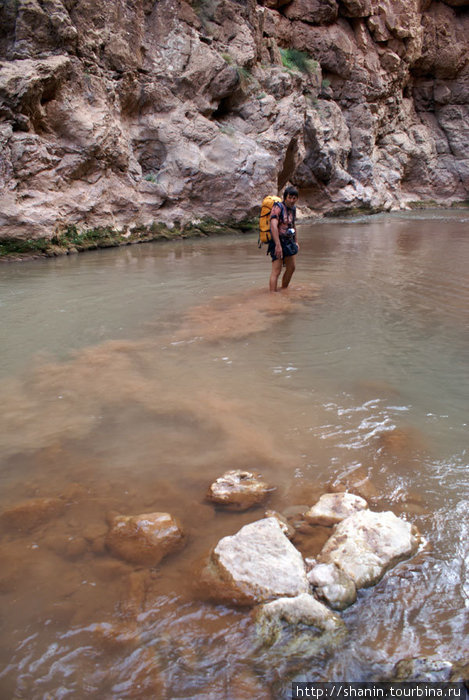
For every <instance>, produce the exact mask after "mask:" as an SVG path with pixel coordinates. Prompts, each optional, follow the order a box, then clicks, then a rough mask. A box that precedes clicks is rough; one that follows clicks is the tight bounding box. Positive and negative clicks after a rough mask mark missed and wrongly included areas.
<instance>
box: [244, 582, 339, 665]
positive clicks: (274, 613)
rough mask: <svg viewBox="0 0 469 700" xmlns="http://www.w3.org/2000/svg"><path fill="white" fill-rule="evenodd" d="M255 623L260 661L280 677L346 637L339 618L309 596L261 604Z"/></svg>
mask: <svg viewBox="0 0 469 700" xmlns="http://www.w3.org/2000/svg"><path fill="white" fill-rule="evenodd" d="M255 622H256V629H257V635H258V638H259V650H258V655H259V660H260V662H261V663H263V664H269V665H270V666H271V667H273V668H275V669H276V671H277V673H280V674H282V673H284V672H285V671H286V669H288V670H289V671H291V670H292V669H293V668H295V666H301V665H302V664H304V662H305V661H307V660H308V659H311V658H313V657H315V656H319V655H321V654H325V653H328V652H330V651H331V650H332V649H333V648H334V647H336V646H338V645H339V644H341V643H343V642H344V640H345V638H346V636H347V628H346V626H345V624H344V622H343V621H342V619H341V618H340V617H339V615H337V614H336V613H333V612H332V611H331V610H330V609H329V608H327V607H326V606H325V605H323V604H322V603H320V602H319V601H318V600H316V599H315V598H313V596H312V595H309V594H308V593H303V594H301V595H298V596H295V597H292V598H277V600H273V601H271V602H269V603H265V604H264V605H261V606H260V607H259V609H258V610H256V612H255Z"/></svg>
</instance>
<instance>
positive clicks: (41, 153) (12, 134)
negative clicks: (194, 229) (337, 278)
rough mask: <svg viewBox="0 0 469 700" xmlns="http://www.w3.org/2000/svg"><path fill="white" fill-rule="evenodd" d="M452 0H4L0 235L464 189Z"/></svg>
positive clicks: (464, 27) (467, 85)
mask: <svg viewBox="0 0 469 700" xmlns="http://www.w3.org/2000/svg"><path fill="white" fill-rule="evenodd" d="M468 5H469V2H467V1H466V0H445V2H444V3H443V2H438V1H437V0H291V1H290V2H288V0H287V1H285V0H264V2H263V3H261V2H259V1H257V2H256V0H244V1H241V0H132V1H130V0H108V2H104V3H98V2H96V0H3V2H0V26H1V27H2V35H1V37H0V55H1V56H2V57H3V60H2V62H1V65H0V67H1V71H0V118H1V120H2V121H1V123H0V154H1V160H0V186H1V207H0V222H1V234H0V235H1V236H3V237H38V236H51V235H53V233H54V231H57V229H60V227H61V226H62V227H63V226H66V225H67V224H70V223H76V224H78V225H82V226H97V225H114V226H115V227H118V228H120V227H126V226H132V225H136V224H149V223H150V222H152V221H161V222H164V223H166V224H167V225H169V226H173V225H175V226H179V225H181V224H182V223H184V222H187V221H189V220H191V219H195V218H197V217H213V218H215V219H218V220H221V221H226V220H228V219H235V220H240V219H243V218H245V217H247V216H250V215H253V214H254V213H257V211H258V205H259V202H260V200H261V199H262V198H263V196H264V195H265V194H266V193H269V192H276V191H277V190H278V189H281V188H282V187H283V186H284V185H285V184H286V183H287V182H292V183H294V184H296V185H298V186H299V187H300V189H301V204H302V207H303V211H306V212H308V211H315V212H327V211H334V210H337V209H341V208H344V207H355V206H363V207H369V208H384V209H389V208H393V207H399V206H401V205H402V204H403V203H405V202H406V201H409V200H416V199H418V200H422V199H426V198H427V199H428V198H431V199H434V200H438V201H441V202H444V203H449V202H452V201H458V200H464V199H466V198H467V197H468V191H469V119H468V113H469V108H468V103H469V60H468V58H469V57H468V45H469V12H468Z"/></svg>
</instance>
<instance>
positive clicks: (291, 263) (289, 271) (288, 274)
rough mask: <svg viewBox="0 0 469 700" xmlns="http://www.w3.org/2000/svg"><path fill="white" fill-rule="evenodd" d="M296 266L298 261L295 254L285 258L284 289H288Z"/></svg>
mask: <svg viewBox="0 0 469 700" xmlns="http://www.w3.org/2000/svg"><path fill="white" fill-rule="evenodd" d="M295 267H296V262H295V256H294V255H289V256H288V258H285V272H284V273H283V277H282V289H286V288H287V287H288V285H289V284H290V280H291V278H292V277H293V273H294V272H295Z"/></svg>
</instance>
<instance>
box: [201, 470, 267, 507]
mask: <svg viewBox="0 0 469 700" xmlns="http://www.w3.org/2000/svg"><path fill="white" fill-rule="evenodd" d="M271 491H273V488H272V487H270V486H269V485H268V484H266V483H265V482H264V481H262V477H261V476H260V474H255V473H253V472H247V471H243V470H241V469H235V470H232V471H229V472H225V474H223V476H220V477H218V479H216V481H214V482H213V484H212V485H211V486H210V488H209V490H208V493H207V499H208V500H209V501H212V502H213V503H217V504H219V505H222V506H226V507H227V508H228V509H229V510H239V511H240V510H247V509H248V508H251V507H252V506H255V505H257V504H258V503H262V501H263V500H264V499H265V498H266V497H267V495H268V494H269V493H270V492H271Z"/></svg>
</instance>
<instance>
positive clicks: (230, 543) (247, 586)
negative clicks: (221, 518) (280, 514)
mask: <svg viewBox="0 0 469 700" xmlns="http://www.w3.org/2000/svg"><path fill="white" fill-rule="evenodd" d="M202 576H203V580H204V584H205V587H206V588H207V589H209V590H208V593H209V595H210V597H212V598H215V599H218V600H222V601H228V602H233V603H237V604H240V605H252V604H255V603H259V602H264V601H266V600H270V599H271V598H277V597H279V596H297V595H299V594H300V593H308V592H309V583H308V580H307V578H306V568H305V564H304V561H303V557H302V556H301V554H300V552H299V551H298V550H297V549H296V548H295V547H294V546H293V545H292V543H291V542H290V541H289V539H288V538H287V537H286V536H285V535H284V534H283V532H282V530H281V527H280V525H279V523H278V521H277V520H276V518H265V519H263V520H257V521H256V522H254V523H249V524H248V525H245V526H244V527H242V528H241V530H239V532H237V533H236V534H235V535H232V536H228V537H224V538H223V539H221V540H220V541H219V542H218V544H217V546H216V547H215V549H214V550H213V552H212V554H211V557H210V560H209V563H208V565H207V566H206V567H205V569H204V571H203V572H202Z"/></svg>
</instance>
